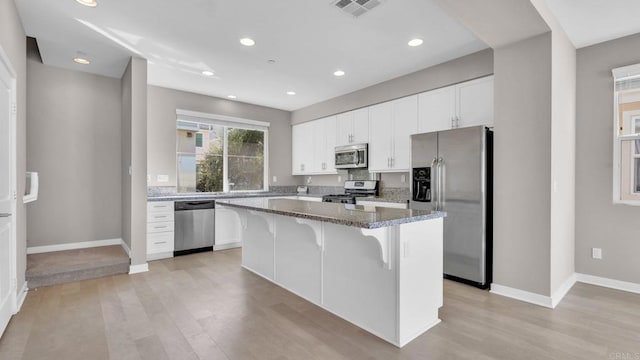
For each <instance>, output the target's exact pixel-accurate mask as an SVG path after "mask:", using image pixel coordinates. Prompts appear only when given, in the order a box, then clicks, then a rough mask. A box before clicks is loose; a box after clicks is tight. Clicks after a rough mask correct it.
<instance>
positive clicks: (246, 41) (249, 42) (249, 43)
mask: <svg viewBox="0 0 640 360" xmlns="http://www.w3.org/2000/svg"><path fill="white" fill-rule="evenodd" d="M240 44H242V45H244V46H253V45H255V44H256V42H255V41H254V40H253V39H250V38H242V39H240Z"/></svg>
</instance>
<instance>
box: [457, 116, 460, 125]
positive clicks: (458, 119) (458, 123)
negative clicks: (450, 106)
mask: <svg viewBox="0 0 640 360" xmlns="http://www.w3.org/2000/svg"><path fill="white" fill-rule="evenodd" d="M456 127H457V128H459V127H460V117H458V116H456Z"/></svg>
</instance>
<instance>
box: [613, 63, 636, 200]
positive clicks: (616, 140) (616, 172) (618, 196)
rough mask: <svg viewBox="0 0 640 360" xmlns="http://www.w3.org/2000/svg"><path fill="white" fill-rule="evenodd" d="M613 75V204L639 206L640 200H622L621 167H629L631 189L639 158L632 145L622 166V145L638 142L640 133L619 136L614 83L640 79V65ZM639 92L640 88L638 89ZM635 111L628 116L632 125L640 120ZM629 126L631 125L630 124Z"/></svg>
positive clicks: (624, 68) (616, 97)
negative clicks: (631, 151)
mask: <svg viewBox="0 0 640 360" xmlns="http://www.w3.org/2000/svg"><path fill="white" fill-rule="evenodd" d="M612 73H613V203H614V204H624V205H633V206H640V199H623V197H622V196H623V192H622V184H623V179H622V166H623V165H624V166H630V165H631V168H630V176H631V178H630V179H628V180H629V184H630V186H632V187H633V185H632V184H634V179H633V175H634V173H633V170H634V169H633V166H635V165H634V160H635V159H637V158H638V157H640V154H636V153H635V151H636V150H635V146H633V145H632V148H633V149H634V150H633V154H631V156H630V157H629V162H630V164H622V161H623V160H622V144H623V142H624V141H635V140H640V133H636V134H628V135H624V134H623V135H621V134H620V120H621V119H620V103H619V96H618V92H619V90H618V89H617V86H616V83H618V82H621V81H625V80H630V79H634V80H635V79H639V78H640V64H635V65H629V66H624V67H621V68H616V69H613V70H612ZM638 90H640V88H638ZM635 111H637V112H638V114H630V115H629V116H630V122H631V123H633V122H634V120H639V119H640V109H639V110H634V112H635ZM630 125H631V124H630ZM631 193H632V194H634V195H637V196H638V197H640V192H637V191H634V190H632V191H631Z"/></svg>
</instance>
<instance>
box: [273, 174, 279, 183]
mask: <svg viewBox="0 0 640 360" xmlns="http://www.w3.org/2000/svg"><path fill="white" fill-rule="evenodd" d="M273 182H274V183H277V182H278V177H277V176H275V175H273Z"/></svg>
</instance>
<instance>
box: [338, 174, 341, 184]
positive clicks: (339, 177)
mask: <svg viewBox="0 0 640 360" xmlns="http://www.w3.org/2000/svg"><path fill="white" fill-rule="evenodd" d="M341 182H342V176H340V175H338V184H339V183H341Z"/></svg>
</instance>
